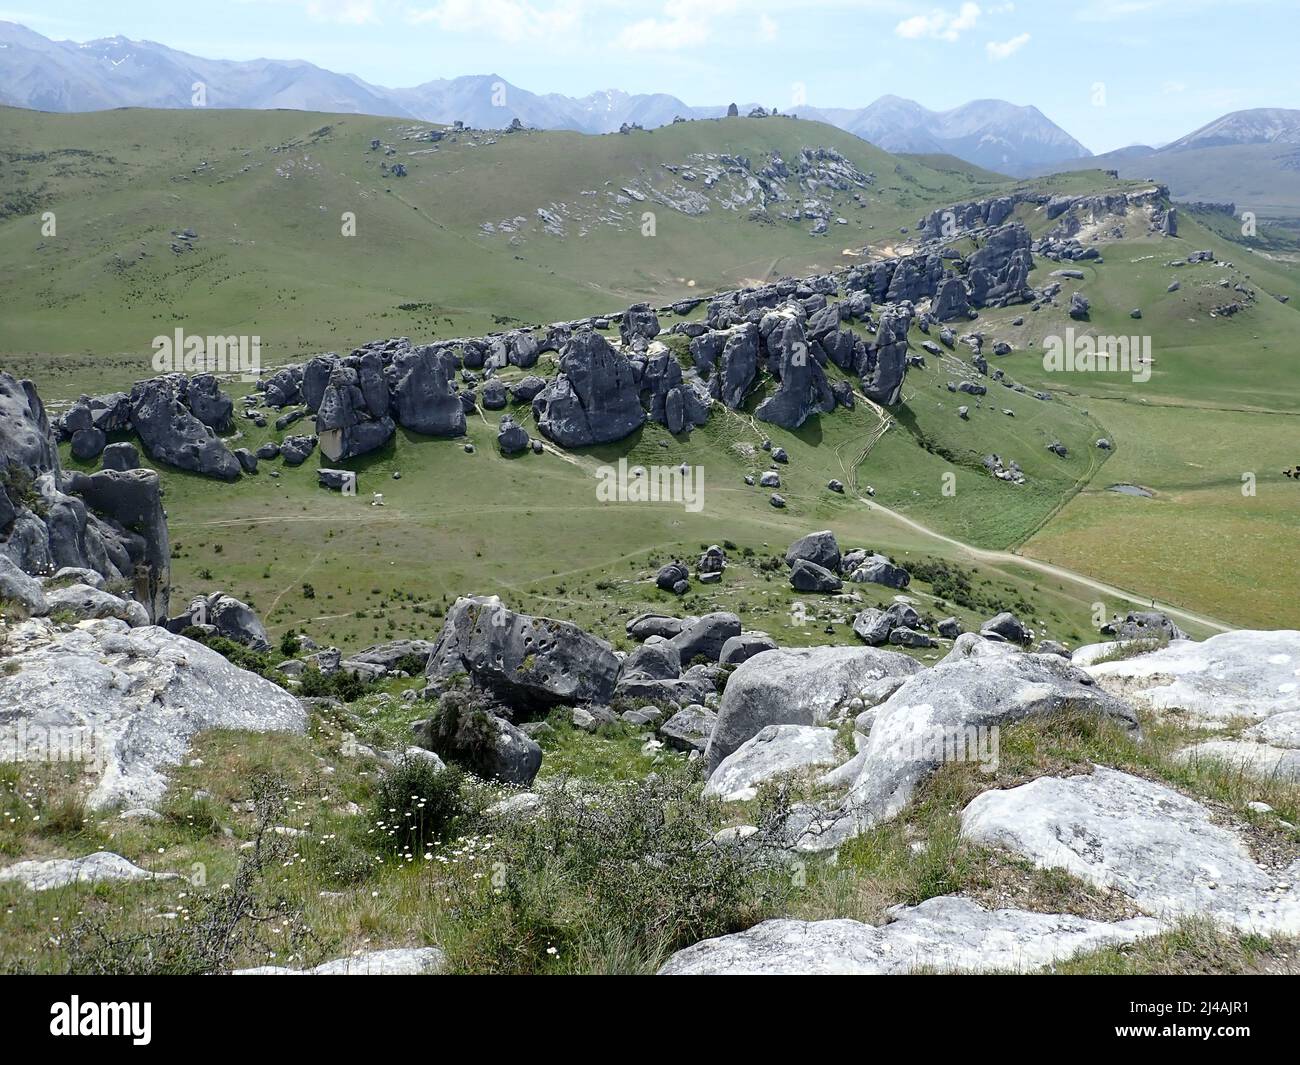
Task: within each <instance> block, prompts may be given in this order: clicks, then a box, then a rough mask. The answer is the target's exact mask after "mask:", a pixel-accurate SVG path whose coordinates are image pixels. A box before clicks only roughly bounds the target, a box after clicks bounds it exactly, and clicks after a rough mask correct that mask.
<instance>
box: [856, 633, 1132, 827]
mask: <svg viewBox="0 0 1300 1065" xmlns="http://www.w3.org/2000/svg"><path fill="white" fill-rule="evenodd" d="M1067 710H1068V711H1072V712H1086V713H1093V714H1097V715H1098V716H1101V717H1107V718H1110V719H1112V720H1114V721H1116V722H1118V723H1120V724H1121V725H1122V726H1124V727H1125V728H1128V729H1136V728H1137V727H1138V724H1137V716H1136V715H1135V714H1134V712H1133V710H1132V709H1131V708H1130V707H1129V706H1128V705H1127V704H1126V703H1124V702H1122V701H1120V700H1119V699H1117V698H1115V697H1114V696H1112V695H1107V694H1106V693H1105V692H1103V691H1101V690H1099V689H1098V688H1097V686H1096V685H1095V684H1093V683H1092V680H1091V678H1090V677H1089V676H1088V675H1087V674H1086V673H1084V672H1083V671H1082V670H1080V669H1077V668H1075V667H1073V666H1071V665H1070V663H1069V662H1067V661H1065V660H1064V659H1063V658H1060V657H1059V656H1057V655H1038V654H1027V653H1025V652H1022V651H1018V650H1016V649H1015V648H1013V647H1011V646H1010V645H1008V644H1001V643H993V642H990V641H988V640H984V639H982V638H981V637H979V636H976V635H975V634H973V633H965V634H963V635H961V636H958V637H957V640H956V642H955V643H954V644H953V649H952V651H951V652H950V653H949V654H948V655H947V657H945V658H944V659H942V660H941V661H940V662H938V663H937V664H936V665H935V666H934V667H933V668H931V669H927V670H924V671H923V672H920V673H918V674H916V675H915V676H914V677H911V678H910V679H909V680H908V681H907V683H905V684H904V685H903V686H902V687H900V688H899V689H898V690H897V691H896V692H894V694H893V695H891V696H890V697H889V699H888V700H887V701H886V702H885V703H884V704H883V705H882V706H881V707H880V709H879V711H878V712H877V714H876V716H875V721H874V723H873V724H872V727H871V735H870V737H869V739H868V741H867V747H866V748H865V750H864V752H863V755H862V761H861V768H860V770H859V772H858V777H857V780H856V781H855V782H854V784H853V787H852V788H851V789H850V791H849V796H848V800H847V809H848V811H849V812H850V814H851V815H852V817H853V818H854V820H855V822H856V824H857V826H858V827H865V826H867V825H870V824H874V823H875V822H877V821H880V820H885V819H887V818H890V817H893V816H894V815H895V814H897V813H898V812H899V811H900V810H902V809H903V807H904V806H906V805H907V804H908V802H909V801H910V800H911V798H912V794H913V792H914V791H915V790H916V787H917V785H918V784H920V783H921V781H923V780H925V779H926V778H927V777H929V776H930V775H931V774H932V773H934V772H935V770H937V769H938V768H939V766H940V765H941V764H942V763H943V761H944V760H945V758H949V757H954V756H955V757H963V758H967V759H972V760H978V761H980V762H981V764H986V763H987V762H988V761H989V760H992V761H993V762H996V758H997V748H996V743H997V733H996V732H990V731H989V729H991V727H992V726H995V725H996V726H999V727H1001V726H1005V725H1011V724H1014V723H1016V722H1017V721H1023V720H1025V719H1026V718H1030V717H1044V716H1048V715H1051V714H1057V713H1062V712H1065V711H1067ZM954 752H955V753H954ZM989 768H990V769H992V768H996V765H995V764H994V765H992V766H989Z"/></svg>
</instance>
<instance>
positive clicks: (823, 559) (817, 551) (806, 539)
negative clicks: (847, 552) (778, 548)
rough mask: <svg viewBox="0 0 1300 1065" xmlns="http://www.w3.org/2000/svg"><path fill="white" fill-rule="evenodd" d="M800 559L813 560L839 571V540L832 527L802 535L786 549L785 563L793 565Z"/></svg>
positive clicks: (832, 570) (833, 570) (834, 571)
mask: <svg viewBox="0 0 1300 1065" xmlns="http://www.w3.org/2000/svg"><path fill="white" fill-rule="evenodd" d="M799 559H803V560H804V561H806V562H812V563H814V564H815V565H818V566H821V567H822V568H823V569H828V570H830V571H831V572H832V573H839V571H840V560H841V555H840V545H839V541H838V540H836V539H835V534H834V533H833V532H831V530H830V529H823V530H822V531H821V532H814V533H809V534H808V535H807V536H801V537H799V539H798V540H796V541H795V542H794V543H792V544H791V545H790V546H789V547H788V548H787V549H786V552H785V564H786V565H787V566H793V565H794V564H795V562H796V561H798V560H799Z"/></svg>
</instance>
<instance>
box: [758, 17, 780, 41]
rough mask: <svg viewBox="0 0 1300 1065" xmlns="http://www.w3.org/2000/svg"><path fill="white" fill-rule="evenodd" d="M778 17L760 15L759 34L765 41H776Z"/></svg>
mask: <svg viewBox="0 0 1300 1065" xmlns="http://www.w3.org/2000/svg"><path fill="white" fill-rule="evenodd" d="M777 29H778V27H777V24H776V19H774V18H772V16H771V15H759V16H758V36H759V39H760V40H763V41H775V40H776V33H777Z"/></svg>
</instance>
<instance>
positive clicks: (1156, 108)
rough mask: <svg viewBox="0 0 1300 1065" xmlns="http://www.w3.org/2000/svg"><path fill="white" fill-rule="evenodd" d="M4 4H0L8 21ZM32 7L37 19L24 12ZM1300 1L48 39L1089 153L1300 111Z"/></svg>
mask: <svg viewBox="0 0 1300 1065" xmlns="http://www.w3.org/2000/svg"><path fill="white" fill-rule="evenodd" d="M5 2H6V0H0V4H3V3H5ZM9 2H14V3H19V4H21V3H23V0H9ZM1297 7H1298V5H1297V2H1296V0H1016V2H1014V3H999V2H996V0H989V2H982V3H974V2H966V3H963V2H960V0H957V2H951V0H944V2H942V3H939V4H928V3H911V2H907V0H641V2H633V0H199V2H196V3H189V4H184V5H180V4H162V3H159V2H158V0H113V2H112V3H104V2H103V0H41V2H40V3H39V4H37V3H35V2H31V6H30V7H29V8H22V7H15V8H0V19H8V20H10V21H14V22H21V23H22V24H24V25H26V26H28V27H30V28H31V29H34V30H36V31H37V32H38V33H42V34H44V35H45V36H47V37H54V38H57V39H71V40H77V41H83V40H89V39H92V38H96V37H108V36H112V35H114V34H122V35H124V36H127V37H132V38H136V39H141V38H143V39H147V40H153V41H159V42H161V43H163V44H166V45H169V46H170V47H173V48H178V49H180V50H181V51H185V52H192V53H195V54H197V55H202V56H206V57H209V58H215V59H253V58H258V57H267V58H273V59H306V60H309V61H311V62H313V63H316V64H318V65H320V66H323V67H327V68H329V69H331V70H337V71H341V72H345V73H351V74H356V75H358V76H359V77H361V78H364V79H365V80H366V81H370V82H374V83H377V84H380V85H386V86H407V85H415V84H418V83H420V82H423V81H429V80H431V79H433V78H440V77H442V78H446V77H455V76H457V75H460V74H489V73H490V74H498V75H500V76H501V77H503V78H505V79H506V80H507V81H510V82H513V83H514V84H516V85H518V86H520V87H521V88H524V89H528V90H530V91H532V92H542V93H544V92H560V93H564V94H566V95H570V96H582V95H585V94H587V93H589V92H593V91H595V90H598V89H606V88H619V89H624V90H626V91H628V92H667V93H671V94H672V95H674V96H677V97H680V98H681V99H682V100H684V101H685V102H686V103H688V104H693V105H703V104H719V103H728V102H730V101H733V100H735V101H740V102H745V101H749V100H754V101H758V102H760V103H763V104H765V105H767V106H774V105H775V106H780V107H781V108H782V109H785V110H797V109H798V108H797V106H795V103H796V102H797V101H798V100H800V99H806V101H807V102H808V103H809V104H812V105H814V106H819V107H861V106H863V105H865V104H868V103H870V102H871V101H872V100H874V99H875V98H876V97H878V96H881V95H883V94H886V93H893V94H895V95H897V96H905V97H909V98H911V99H915V100H919V101H920V102H921V103H922V104H924V105H926V106H927V107H931V108H936V109H942V108H948V107H953V106H956V105H957V104H961V103H964V102H966V101H967V100H971V99H979V98H982V97H997V98H1001V99H1006V100H1010V101H1012V102H1013V103H1018V104H1034V105H1035V106H1037V107H1038V108H1039V109H1040V110H1041V111H1043V112H1044V113H1045V114H1046V115H1047V116H1048V117H1049V118H1051V119H1052V120H1053V121H1054V122H1056V123H1058V124H1059V125H1060V126H1062V127H1063V128H1064V129H1065V130H1066V131H1067V132H1069V133H1071V134H1072V135H1073V136H1075V137H1077V138H1078V139H1079V140H1080V141H1082V142H1083V143H1084V144H1085V145H1087V146H1088V147H1089V148H1091V149H1092V150H1093V151H1096V152H1102V151H1107V150H1109V149H1112V148H1117V147H1121V146H1123V145H1126V144H1132V143H1135V142H1145V143H1162V142H1165V141H1169V140H1173V139H1174V138H1176V137H1179V136H1181V135H1182V134H1184V133H1187V132H1190V131H1191V130H1192V129H1194V128H1196V127H1197V126H1200V125H1203V124H1204V123H1205V122H1208V121H1209V120H1211V119H1213V118H1217V117H1218V116H1219V115H1220V114H1223V113H1224V112H1226V111H1233V110H1237V109H1240V108H1246V107H1300V77H1297V74H1296V59H1295V56H1294V54H1293V53H1294V51H1295V48H1296V43H1297V41H1298V40H1300V35H1298V34H1297V32H1296V23H1297Z"/></svg>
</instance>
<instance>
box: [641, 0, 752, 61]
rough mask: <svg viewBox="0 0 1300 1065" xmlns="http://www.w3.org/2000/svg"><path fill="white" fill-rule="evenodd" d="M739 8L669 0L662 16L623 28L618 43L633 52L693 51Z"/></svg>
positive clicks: (729, 3) (719, 0) (711, 0)
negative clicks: (717, 21)
mask: <svg viewBox="0 0 1300 1065" xmlns="http://www.w3.org/2000/svg"><path fill="white" fill-rule="evenodd" d="M738 7H739V3H738V0H667V2H666V3H665V4H664V5H663V11H662V17H660V18H645V19H641V20H640V21H639V22H634V23H632V24H631V25H630V26H626V27H624V29H623V32H622V33H620V34H619V35H618V44H619V45H620V46H622V47H623V48H626V49H628V50H629V51H633V52H643V51H665V52H668V51H676V50H678V49H681V48H693V47H695V46H696V45H700V44H704V43H705V42H706V41H708V40H709V39H710V38H711V37H712V36H713V22H714V20H715V19H716V18H718V17H719V16H722V15H730V14H733V13H734V12H735V11H736V9H737V8H738ZM768 22H770V23H771V24H772V27H773V29H775V26H776V24H775V23H772V22H771V19H768Z"/></svg>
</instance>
